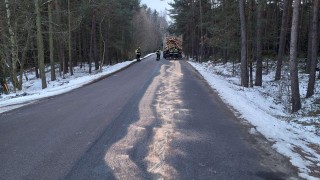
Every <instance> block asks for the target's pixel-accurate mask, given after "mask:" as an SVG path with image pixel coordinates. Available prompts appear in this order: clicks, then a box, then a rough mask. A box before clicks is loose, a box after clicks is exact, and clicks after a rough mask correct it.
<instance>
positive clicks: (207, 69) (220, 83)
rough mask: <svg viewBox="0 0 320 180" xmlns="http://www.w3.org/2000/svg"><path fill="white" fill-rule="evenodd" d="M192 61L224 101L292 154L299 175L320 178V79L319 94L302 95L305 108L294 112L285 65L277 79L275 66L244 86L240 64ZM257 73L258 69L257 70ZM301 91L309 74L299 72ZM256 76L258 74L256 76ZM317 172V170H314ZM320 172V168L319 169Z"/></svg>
mask: <svg viewBox="0 0 320 180" xmlns="http://www.w3.org/2000/svg"><path fill="white" fill-rule="evenodd" d="M189 63H190V64H191V65H192V66H193V67H195V68H196V69H197V71H199V73H200V74H201V75H202V76H203V77H204V78H205V79H206V80H207V82H208V83H209V84H210V86H211V87H212V88H213V89H214V90H215V91H216V92H217V93H218V94H219V95H220V97H221V98H222V99H223V101H224V102H226V103H227V104H228V105H230V106H232V107H233V109H235V110H236V111H237V113H240V117H241V118H242V119H245V120H247V121H249V122H250V123H251V124H252V125H253V126H255V129H251V130H250V132H249V133H251V134H254V133H255V130H257V131H258V132H260V133H261V134H263V135H264V136H265V137H266V138H267V139H269V141H271V142H274V145H273V148H275V149H276V150H277V151H278V152H279V153H281V154H283V155H285V156H287V157H289V158H290V161H291V163H292V164H293V165H294V166H296V167H298V168H299V175H300V176H301V177H303V178H306V179H318V178H317V177H314V176H312V170H314V169H317V168H318V167H317V166H318V165H317V164H319V163H320V154H319V148H320V146H319V144H320V143H319V142H320V130H319V128H320V106H319V105H320V92H319V91H320V82H319V80H317V82H316V87H315V95H314V96H313V97H311V98H309V99H306V98H302V99H301V101H302V109H301V110H300V111H299V112H297V113H294V114H291V113H289V112H290V101H291V100H290V93H291V92H290V81H289V79H288V78H289V76H287V75H288V73H289V72H288V68H286V67H284V68H283V74H284V78H283V80H281V81H278V82H275V81H274V75H275V70H274V68H270V69H269V73H268V74H266V72H264V74H263V86H262V87H257V86H254V87H252V88H243V87H241V86H240V67H239V64H235V66H236V68H235V69H236V72H234V75H233V71H232V70H233V68H232V67H233V64H232V63H227V64H222V63H217V64H216V63H213V62H206V63H195V62H192V61H189ZM253 74H255V73H253ZM299 78H300V79H299V82H300V95H301V97H305V94H306V90H307V85H308V76H307V75H305V74H302V73H300V74H299ZM253 79H254V77H253ZM313 173H314V172H313ZM317 173H318V174H319V172H317Z"/></svg>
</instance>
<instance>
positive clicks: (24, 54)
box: [19, 29, 31, 90]
mask: <svg viewBox="0 0 320 180" xmlns="http://www.w3.org/2000/svg"><path fill="white" fill-rule="evenodd" d="M30 36H31V29H28V35H27V39H26V44H25V46H24V48H23V51H22V55H21V63H20V79H19V90H21V89H22V83H23V81H22V79H23V74H24V64H25V63H26V59H27V58H26V56H27V50H28V47H29V43H30ZM25 77H26V78H27V76H25Z"/></svg>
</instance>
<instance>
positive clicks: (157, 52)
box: [156, 49, 160, 61]
mask: <svg viewBox="0 0 320 180" xmlns="http://www.w3.org/2000/svg"><path fill="white" fill-rule="evenodd" d="M156 54H157V61H159V60H160V49H158V50H157V51H156Z"/></svg>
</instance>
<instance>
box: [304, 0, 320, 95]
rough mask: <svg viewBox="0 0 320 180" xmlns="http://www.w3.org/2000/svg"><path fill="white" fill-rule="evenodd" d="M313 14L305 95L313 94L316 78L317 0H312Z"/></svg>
mask: <svg viewBox="0 0 320 180" xmlns="http://www.w3.org/2000/svg"><path fill="white" fill-rule="evenodd" d="M312 12H313V15H312V17H313V18H312V27H310V28H312V31H311V33H312V34H311V36H312V42H311V49H312V51H311V61H310V75H309V83H308V90H307V95H306V97H307V98H308V97H310V96H312V95H313V94H314V84H315V80H316V67H317V55H318V53H317V52H318V45H319V44H318V25H319V0H316V1H313V11H312Z"/></svg>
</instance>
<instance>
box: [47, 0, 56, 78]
mask: <svg viewBox="0 0 320 180" xmlns="http://www.w3.org/2000/svg"><path fill="white" fill-rule="evenodd" d="M48 18H49V49H50V66H51V81H55V80H56V71H55V70H56V69H55V64H54V59H53V53H54V52H53V27H52V24H53V19H52V2H49V3H48Z"/></svg>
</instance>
